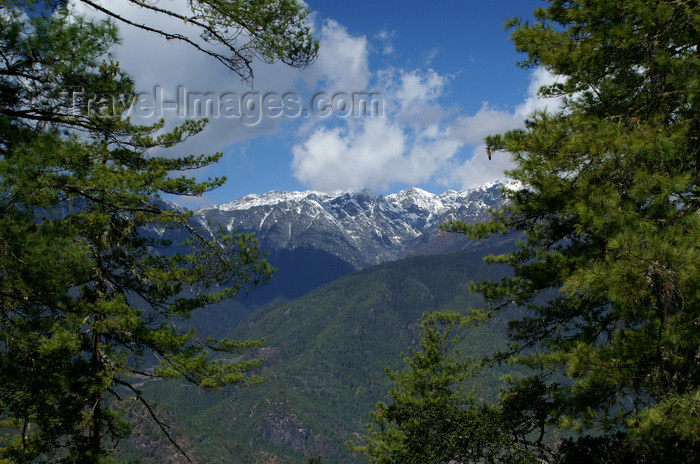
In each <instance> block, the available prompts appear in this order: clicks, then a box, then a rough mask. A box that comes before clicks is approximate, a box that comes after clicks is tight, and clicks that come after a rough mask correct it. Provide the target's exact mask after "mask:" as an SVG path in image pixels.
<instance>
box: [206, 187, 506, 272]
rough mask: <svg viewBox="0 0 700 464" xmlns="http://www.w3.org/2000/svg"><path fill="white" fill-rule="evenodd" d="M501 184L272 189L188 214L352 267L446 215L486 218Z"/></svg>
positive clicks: (399, 249) (397, 246)
mask: <svg viewBox="0 0 700 464" xmlns="http://www.w3.org/2000/svg"><path fill="white" fill-rule="evenodd" d="M502 187H505V188H513V187H514V185H513V184H509V183H505V182H494V183H489V184H486V185H484V186H482V187H480V188H477V189H472V190H466V191H461V192H457V191H454V190H449V191H447V192H444V193H442V194H440V195H436V194H432V193H429V192H426V191H424V190H421V189H418V188H409V189H406V190H402V191H400V192H398V193H395V194H391V195H387V196H381V195H376V194H374V193H372V192H369V191H367V190H364V191H360V192H343V193H335V194H326V193H320V192H314V191H306V192H281V191H272V192H268V193H265V194H262V195H257V194H254V195H248V196H245V197H243V198H241V199H239V200H236V201H233V202H230V203H226V204H223V205H217V206H209V207H205V208H201V209H198V210H196V211H195V212H194V219H195V220H196V221H198V222H199V223H200V224H202V225H204V226H206V227H211V226H214V227H218V226H223V227H225V228H226V229H227V230H229V231H233V230H236V231H239V232H255V233H256V235H257V236H258V238H259V239H260V241H261V245H262V247H263V248H266V249H272V250H275V249H296V248H301V247H307V248H308V247H310V248H316V249H320V250H324V251H326V252H328V253H330V254H332V255H334V256H336V257H338V258H340V259H342V260H343V261H346V262H348V263H350V264H352V265H353V266H354V267H355V268H357V269H360V268H363V267H367V266H370V265H374V264H379V263H382V262H385V261H391V260H395V259H398V258H400V257H402V256H404V255H405V254H407V249H409V248H410V247H411V246H413V245H414V244H415V243H420V244H424V243H426V242H428V241H430V240H431V239H432V238H435V236H437V231H438V226H439V225H440V224H442V223H443V222H445V221H447V220H450V219H460V220H463V221H466V222H475V221H479V220H484V219H486V218H488V209H489V208H498V207H500V206H501V205H502V203H503V200H502V197H501V195H500V189H501V188H502ZM426 234H427V235H426ZM408 254H410V253H408Z"/></svg>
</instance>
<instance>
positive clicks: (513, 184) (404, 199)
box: [198, 179, 522, 214]
mask: <svg viewBox="0 0 700 464" xmlns="http://www.w3.org/2000/svg"><path fill="white" fill-rule="evenodd" d="M495 186H498V187H505V188H506V189H509V190H515V189H519V188H522V184H520V182H518V181H514V180H511V179H498V180H495V181H492V182H488V183H486V184H484V185H482V186H480V187H475V188H470V189H465V190H459V191H458V190H446V191H444V192H443V193H440V194H435V193H431V192H428V191H427V190H423V189H421V188H418V187H409V188H406V189H403V190H400V191H398V192H396V193H392V194H389V195H386V196H384V195H376V194H374V193H372V192H371V191H369V190H359V191H352V190H342V191H336V192H332V193H324V192H319V191H316V190H304V191H283V190H271V191H269V192H265V193H262V194H258V193H252V194H249V195H246V196H244V197H242V198H239V199H237V200H234V201H231V202H228V203H223V204H219V205H211V206H205V207H203V208H200V209H199V210H198V211H206V210H211V209H218V210H221V211H240V210H247V209H250V208H255V207H260V206H274V205H278V204H280V203H285V202H292V203H298V202H302V201H305V200H309V199H312V200H313V199H319V200H320V201H321V203H324V204H325V203H328V204H331V205H333V203H334V200H338V199H339V198H341V197H343V196H346V195H349V196H355V195H358V194H369V195H371V196H376V197H383V198H384V199H386V200H387V202H388V203H390V204H392V205H394V206H396V207H398V208H400V209H404V210H405V209H409V208H410V206H411V205H415V206H416V207H418V208H419V209H421V210H425V211H428V212H430V213H432V214H440V213H442V212H444V211H445V210H447V209H450V208H453V207H454V206H455V201H459V200H460V199H463V198H467V197H469V196H471V195H473V194H474V193H475V192H482V191H485V190H488V189H490V188H492V187H495ZM313 197H315V198H313ZM336 206H337V205H336Z"/></svg>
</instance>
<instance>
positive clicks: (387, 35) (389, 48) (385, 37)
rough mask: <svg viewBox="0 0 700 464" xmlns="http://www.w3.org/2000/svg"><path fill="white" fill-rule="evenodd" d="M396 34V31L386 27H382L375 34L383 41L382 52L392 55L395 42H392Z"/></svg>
mask: <svg viewBox="0 0 700 464" xmlns="http://www.w3.org/2000/svg"><path fill="white" fill-rule="evenodd" d="M394 36H396V31H388V30H386V29H382V30H381V31H379V33H378V34H377V35H376V36H375V38H376V39H377V40H379V41H380V42H381V45H382V54H384V55H391V54H393V53H394V44H393V43H392V40H393V39H394Z"/></svg>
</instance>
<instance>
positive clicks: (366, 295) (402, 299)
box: [146, 242, 512, 464]
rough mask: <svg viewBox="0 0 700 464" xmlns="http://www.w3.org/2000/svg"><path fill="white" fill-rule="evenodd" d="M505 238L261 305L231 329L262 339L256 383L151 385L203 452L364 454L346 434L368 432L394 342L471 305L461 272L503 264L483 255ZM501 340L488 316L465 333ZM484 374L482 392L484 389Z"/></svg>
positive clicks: (395, 356)
mask: <svg viewBox="0 0 700 464" xmlns="http://www.w3.org/2000/svg"><path fill="white" fill-rule="evenodd" d="M510 246H512V244H510V243H509V242H505V243H504V242H500V243H497V244H482V245H481V246H480V247H478V248H477V249H473V250H469V251H462V252H458V253H453V254H449V255H438V256H422V257H414V258H410V259H405V260H402V261H397V262H391V263H385V264H383V265H380V266H376V267H372V268H369V269H366V270H364V271H360V272H357V273H353V274H350V275H347V276H345V277H342V278H340V279H339V280H337V281H334V282H332V283H330V284H327V285H325V286H323V287H321V288H318V289H316V290H314V291H312V292H311V293H309V294H308V295H305V296H303V297H301V298H298V299H296V300H293V301H287V302H282V303H279V304H275V305H272V306H268V307H265V308H261V309H260V310H258V311H257V312H256V313H254V314H253V315H251V316H250V317H248V318H247V319H245V320H244V321H243V322H242V324H241V325H240V326H239V328H238V329H236V331H235V332H234V336H235V338H237V339H246V338H247V339H250V338H253V339H255V338H263V337H264V338H265V339H266V343H265V348H263V349H262V350H260V353H259V354H260V355H262V356H263V357H264V358H265V359H266V363H265V367H264V369H263V371H262V372H261V375H262V376H263V377H264V381H263V383H262V384H260V385H257V386H254V387H248V388H245V389H231V390H228V391H224V392H208V393H207V392H197V391H196V390H195V389H193V388H190V387H188V386H186V385H184V384H182V383H178V382H168V383H158V384H155V383H152V384H147V385H146V390H147V392H148V395H149V396H150V397H153V398H157V399H158V402H159V404H160V405H161V407H163V408H165V409H167V410H169V411H171V413H172V414H173V417H174V418H175V419H176V423H177V424H178V427H177V433H178V434H181V435H182V436H186V437H187V443H188V446H191V447H193V449H195V450H196V454H197V455H198V456H202V457H203V458H202V461H201V462H206V463H231V462H235V463H241V464H243V463H254V462H295V463H299V462H305V461H304V458H305V457H308V456H311V455H319V454H320V455H323V456H324V457H325V461H326V462H330V463H337V464H340V463H350V462H363V460H362V459H361V458H359V457H357V456H353V455H352V454H351V453H350V452H349V451H348V450H347V448H346V447H345V445H344V442H345V441H347V440H349V439H352V438H353V437H354V436H355V435H354V434H355V433H357V432H363V431H364V424H365V423H366V422H368V420H369V416H368V412H369V411H370V410H371V409H372V408H373V406H374V404H375V403H376V402H377V401H378V400H382V399H384V396H385V394H386V391H387V390H388V386H389V385H388V382H387V379H386V376H385V371H384V369H385V367H387V366H392V367H399V364H400V356H399V355H400V353H401V352H402V351H405V350H406V349H407V348H408V347H410V346H412V345H414V344H415V343H416V341H417V337H418V331H419V328H418V323H417V320H418V318H419V317H420V316H421V314H423V313H424V312H426V311H434V310H439V309H455V310H464V308H466V307H467V306H469V305H477V304H478V303H479V301H478V300H477V299H476V298H475V297H473V296H469V295H468V290H467V284H468V282H469V281H470V280H473V279H483V278H489V277H491V278H497V277H498V276H499V273H500V272H501V270H499V269H498V268H497V267H495V266H486V265H484V264H483V263H482V261H481V258H482V257H483V256H484V255H485V254H488V253H491V252H498V250H501V249H503V248H504V247H510ZM500 343H501V338H500V336H499V335H498V333H497V331H496V330H495V329H494V328H493V327H487V326H486V327H480V328H478V329H475V330H472V331H471V332H469V333H468V334H466V335H465V336H464V339H463V347H462V349H463V351H468V352H470V353H473V354H479V353H485V352H486V351H488V350H490V349H492V348H493V347H494V346H496V345H499V344H500ZM484 382H486V383H484V385H483V386H482V390H481V391H480V393H479V395H480V396H488V395H490V394H491V392H489V391H488V381H484ZM261 453H263V454H261ZM265 453H267V454H265ZM273 456H274V457H273ZM234 457H235V458H234ZM276 459H282V460H281V461H278V460H276Z"/></svg>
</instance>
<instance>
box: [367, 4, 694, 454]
mask: <svg viewBox="0 0 700 464" xmlns="http://www.w3.org/2000/svg"><path fill="white" fill-rule="evenodd" d="M535 16H536V21H534V22H533V23H528V22H522V21H519V20H511V21H509V23H508V25H509V27H511V28H512V30H513V34H512V39H513V41H514V43H515V46H516V49H517V50H519V51H521V52H523V53H525V59H524V60H523V62H522V63H521V64H522V65H523V66H525V67H535V66H538V67H544V68H545V69H547V70H548V71H549V72H551V73H552V74H555V75H558V76H559V77H560V78H559V83H557V84H553V85H550V86H546V87H543V88H542V89H541V90H540V93H541V94H543V95H545V96H560V97H564V101H565V104H564V108H563V110H561V111H559V112H557V113H555V114H551V113H547V112H538V113H535V114H533V115H532V116H531V117H530V118H529V119H528V121H527V122H526V124H525V127H524V128H523V129H520V130H514V131H511V132H508V133H506V134H503V135H496V136H490V137H488V138H487V139H486V143H487V146H488V150H489V151H490V152H492V153H493V155H494V156H504V155H505V154H506V153H509V154H510V156H512V158H513V160H514V161H515V164H516V167H515V168H514V169H513V170H512V171H510V172H509V175H510V177H512V178H513V179H515V180H517V181H519V182H520V183H521V184H522V188H521V189H519V190H514V191H504V192H503V194H504V195H505V196H506V197H507V198H508V200H509V201H510V203H509V205H508V206H507V207H506V208H505V209H504V210H502V211H499V212H494V213H493V215H494V217H493V220H492V221H490V222H487V223H484V224H476V225H472V226H468V225H466V224H464V223H460V222H451V223H448V224H446V225H445V226H444V229H445V230H449V231H452V232H458V233H464V234H467V235H469V236H470V237H472V238H476V239H483V238H486V237H489V236H491V235H494V234H498V233H507V232H512V231H519V232H520V233H521V234H522V240H521V242H520V244H519V247H518V250H517V251H515V252H513V253H509V254H505V255H500V256H492V257H490V258H488V260H489V261H490V262H494V263H505V264H508V265H510V266H511V268H512V270H513V275H512V277H509V278H505V279H503V280H502V281H500V282H482V283H479V284H477V285H475V289H476V290H477V291H479V292H481V293H482V294H483V295H484V296H485V298H486V299H487V301H488V302H489V307H487V308H486V309H482V310H481V312H480V314H479V315H478V317H479V318H483V319H488V318H491V317H494V316H497V315H500V314H502V312H503V311H505V310H506V309H507V308H509V307H510V308H512V307H513V304H517V305H519V306H520V307H521V308H523V310H522V311H521V314H520V317H518V318H516V319H515V320H513V321H512V322H511V323H510V324H509V330H508V336H509V338H510V340H511V342H512V345H511V348H510V349H509V350H508V351H506V352H503V353H495V354H494V355H493V356H492V357H491V358H490V360H491V361H493V362H497V361H510V362H515V363H518V364H520V365H522V366H525V367H527V368H528V369H531V372H532V375H530V376H527V377H523V378H519V379H512V382H511V383H510V384H509V385H507V386H506V387H505V388H504V391H503V393H502V395H501V399H500V401H499V403H498V405H497V406H498V408H500V410H501V413H502V414H504V415H505V416H506V417H511V418H512V419H513V420H512V421H510V422H508V421H506V422H504V423H503V425H504V427H506V428H510V427H511V426H512V424H517V423H520V422H521V420H525V419H527V418H531V419H532V420H533V421H534V422H540V423H542V424H544V426H545V427H546V430H545V434H544V440H542V438H543V435H542V434H540V433H536V429H532V430H531V433H530V434H529V435H528V436H526V443H522V442H521V443H518V442H517V440H514V441H513V442H511V443H510V444H508V445H507V446H505V447H504V452H505V451H507V450H508V449H512V447H513V446H534V445H537V444H540V445H545V447H546V449H543V451H542V453H543V454H542V458H543V459H546V460H547V461H550V462H599V463H602V462H695V459H696V458H697V456H698V455H700V432H699V431H700V414H698V411H700V390H699V383H700V356H699V354H700V330H698V321H699V320H700V284H699V282H700V279H699V276H700V274H699V267H700V213H699V206H700V185H699V184H700V139H699V137H700V135H699V134H700V92H699V91H700V55H699V54H698V53H699V51H700V22H699V21H698V18H700V7H699V6H698V2H697V1H694V0H680V1H675V0H674V1H670V0H659V1H654V2H650V1H641V0H615V1H613V0H596V1H586V2H573V1H568V0H549V5H548V6H547V7H546V8H541V9H538V10H537V11H536V12H535ZM473 316H474V315H472V317H473ZM522 398H527V401H522V400H521V399H522ZM535 412H536V414H535V415H533V414H534V413H535ZM555 429H560V430H563V431H564V433H570V434H571V435H570V436H569V437H568V438H566V439H564V440H563V442H562V443H555V442H554V441H553V440H552V439H551V435H550V439H549V440H548V439H547V436H548V435H549V432H551V431H552V430H555ZM547 430H548V431H549V432H547ZM511 436H512V437H514V438H515V437H516V434H511ZM538 440H540V441H539V443H538ZM507 455H508V454H507V453H505V454H504V456H507ZM479 458H480V457H473V459H472V460H465V461H459V462H479ZM499 459H500V460H501V461H502V462H508V461H507V460H506V459H505V457H503V458H499ZM376 462H381V461H376Z"/></svg>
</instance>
